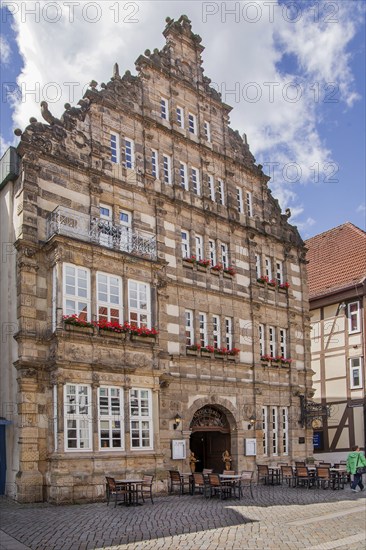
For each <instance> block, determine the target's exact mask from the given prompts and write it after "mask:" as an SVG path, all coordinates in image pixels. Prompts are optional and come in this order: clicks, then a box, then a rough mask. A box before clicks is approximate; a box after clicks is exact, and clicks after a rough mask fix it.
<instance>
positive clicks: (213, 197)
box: [207, 174, 216, 202]
mask: <svg viewBox="0 0 366 550" xmlns="http://www.w3.org/2000/svg"><path fill="white" fill-rule="evenodd" d="M207 178H208V189H209V192H210V199H211V200H212V201H213V202H215V201H216V194H215V180H214V177H213V176H211V174H208V176H207Z"/></svg>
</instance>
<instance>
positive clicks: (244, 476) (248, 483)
mask: <svg viewBox="0 0 366 550" xmlns="http://www.w3.org/2000/svg"><path fill="white" fill-rule="evenodd" d="M253 475H254V472H252V471H251V470H242V472H241V478H240V480H239V498H241V497H242V496H244V489H245V488H247V487H249V490H250V495H251V497H252V498H253V499H254V496H253V489H252V483H253Z"/></svg>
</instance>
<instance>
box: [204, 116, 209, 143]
mask: <svg viewBox="0 0 366 550" xmlns="http://www.w3.org/2000/svg"><path fill="white" fill-rule="evenodd" d="M203 128H204V132H205V138H206V141H208V142H209V143H210V142H211V125H210V123H209V122H207V120H205V121H204V123H203Z"/></svg>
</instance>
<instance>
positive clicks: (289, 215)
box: [285, 208, 291, 219]
mask: <svg viewBox="0 0 366 550" xmlns="http://www.w3.org/2000/svg"><path fill="white" fill-rule="evenodd" d="M285 216H286V218H287V219H288V218H291V210H290V209H289V208H286V210H285Z"/></svg>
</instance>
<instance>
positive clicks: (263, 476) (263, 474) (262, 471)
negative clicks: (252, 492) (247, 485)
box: [257, 464, 269, 485]
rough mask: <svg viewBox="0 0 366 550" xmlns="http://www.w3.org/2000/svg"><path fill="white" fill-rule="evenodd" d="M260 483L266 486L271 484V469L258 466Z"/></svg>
mask: <svg viewBox="0 0 366 550" xmlns="http://www.w3.org/2000/svg"><path fill="white" fill-rule="evenodd" d="M257 470H258V481H264V484H265V485H267V483H269V469H268V466H267V465H265V464H257Z"/></svg>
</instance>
